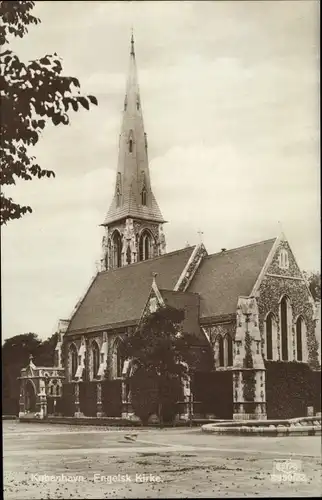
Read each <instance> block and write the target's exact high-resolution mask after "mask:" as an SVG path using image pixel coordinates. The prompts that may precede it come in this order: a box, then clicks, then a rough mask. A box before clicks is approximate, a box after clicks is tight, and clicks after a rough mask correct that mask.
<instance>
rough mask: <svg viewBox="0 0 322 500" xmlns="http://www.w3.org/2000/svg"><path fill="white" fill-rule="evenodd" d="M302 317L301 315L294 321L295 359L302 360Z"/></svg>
mask: <svg viewBox="0 0 322 500" xmlns="http://www.w3.org/2000/svg"><path fill="white" fill-rule="evenodd" d="M302 335H303V319H302V318H301V316H300V317H299V318H298V319H297V322H296V359H297V361H303V336H302Z"/></svg>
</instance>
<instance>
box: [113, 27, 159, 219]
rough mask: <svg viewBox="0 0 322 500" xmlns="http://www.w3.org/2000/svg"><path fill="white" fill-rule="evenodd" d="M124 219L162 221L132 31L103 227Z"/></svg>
mask: <svg viewBox="0 0 322 500" xmlns="http://www.w3.org/2000/svg"><path fill="white" fill-rule="evenodd" d="M124 217H131V218H140V219H145V220H150V221H156V222H159V223H162V222H164V219H163V217H162V214H161V212H160V209H159V207H158V204H157V202H156V200H155V197H154V194H153V192H152V189H151V183H150V170H149V161H148V144H147V136H146V133H145V130H144V124H143V114H142V106H141V98H140V90H139V84H138V76H137V67H136V58H135V49H134V36H133V31H132V34H131V46H130V61H129V70H128V78H127V83H126V92H125V98H124V108H123V118H122V125H121V134H120V141H119V156H118V165H117V173H116V183H115V192H114V197H113V200H112V203H111V206H110V209H109V211H108V213H107V216H106V218H105V221H104V223H103V225H107V224H110V223H111V222H114V221H116V220H120V219H123V218H124Z"/></svg>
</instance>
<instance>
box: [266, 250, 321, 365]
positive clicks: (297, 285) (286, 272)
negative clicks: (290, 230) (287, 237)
mask: <svg viewBox="0 0 322 500" xmlns="http://www.w3.org/2000/svg"><path fill="white" fill-rule="evenodd" d="M281 248H284V249H286V250H287V252H288V256H289V267H288V269H281V268H280V267H279V260H278V259H279V252H280V250H281ZM283 295H286V296H287V297H288V298H289V300H290V304H291V309H292V325H291V335H292V338H291V339H290V343H289V345H290V346H292V351H293V352H291V353H290V354H291V359H294V354H295V335H296V331H295V323H296V320H297V318H298V317H299V316H302V317H303V320H304V322H305V327H306V332H307V352H308V361H309V363H310V365H311V366H312V367H315V368H318V366H319V362H318V352H317V347H318V346H317V342H316V337H315V319H314V314H315V311H314V302H313V298H312V296H311V294H310V292H309V290H308V288H307V286H306V283H305V282H304V281H303V280H302V275H301V272H300V270H299V268H298V266H297V264H296V261H295V259H294V256H293V254H292V252H291V250H290V248H289V245H288V243H287V242H285V241H282V242H281V244H280V246H279V248H278V249H277V251H276V253H275V256H274V258H273V260H272V263H271V264H270V266H269V267H268V269H267V272H266V275H265V276H264V279H263V281H262V283H261V285H260V287H259V293H258V297H257V303H258V310H259V327H260V332H261V344H262V353H263V355H265V338H264V332H265V325H264V322H265V318H266V316H267V314H268V313H269V312H272V313H273V314H274V316H275V320H276V327H277V344H278V346H280V344H281V327H280V312H279V302H280V299H281V298H282V296H283ZM278 359H281V354H280V349H278Z"/></svg>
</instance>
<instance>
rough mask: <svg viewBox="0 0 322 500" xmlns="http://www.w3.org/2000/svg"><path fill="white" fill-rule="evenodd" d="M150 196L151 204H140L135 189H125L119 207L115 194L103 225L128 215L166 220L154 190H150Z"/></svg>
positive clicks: (160, 220)
mask: <svg viewBox="0 0 322 500" xmlns="http://www.w3.org/2000/svg"><path fill="white" fill-rule="evenodd" d="M149 196H150V198H151V200H150V201H149V204H148V205H147V206H143V205H140V204H139V203H138V202H137V200H136V198H135V195H134V192H133V190H132V189H130V190H128V191H125V193H124V199H123V201H122V205H120V206H119V207H117V204H116V196H114V198H113V200H112V203H111V206H110V208H109V211H108V212H107V215H106V217H105V219H104V222H103V224H102V225H106V224H111V222H115V221H116V220H119V219H123V218H126V217H131V218H134V219H135V218H138V219H145V220H152V221H157V222H161V223H163V222H165V220H164V218H163V216H162V214H161V211H160V208H159V205H158V203H157V201H156V199H155V197H154V194H153V193H152V191H150V193H149Z"/></svg>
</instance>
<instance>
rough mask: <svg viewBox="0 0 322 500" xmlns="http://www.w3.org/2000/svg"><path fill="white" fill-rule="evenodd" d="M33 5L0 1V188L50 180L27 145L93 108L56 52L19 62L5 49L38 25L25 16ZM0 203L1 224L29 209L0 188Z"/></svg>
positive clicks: (32, 143) (50, 174)
mask: <svg viewBox="0 0 322 500" xmlns="http://www.w3.org/2000/svg"><path fill="white" fill-rule="evenodd" d="M34 6H35V2H31V1H1V2H0V19H1V23H0V46H1V49H2V50H1V53H0V70H1V71H0V89H1V90H0V97H1V120H0V133H1V152H0V166H1V185H14V184H16V180H17V179H23V180H32V179H33V178H35V177H38V178H39V179H40V178H42V177H46V176H47V177H51V176H55V174H54V172H52V171H51V170H45V169H42V168H41V167H40V165H38V163H37V162H36V158H35V157H34V156H32V155H31V153H30V150H31V148H32V146H35V145H36V144H37V142H38V141H39V139H40V137H41V133H42V131H43V130H44V128H45V127H46V125H48V124H49V123H53V124H54V125H60V124H62V125H68V124H69V121H70V120H69V116H68V113H69V111H71V110H74V111H78V110H79V109H80V107H83V108H85V109H87V110H89V108H90V104H95V105H97V99H96V97H94V96H92V95H89V96H86V97H85V96H82V95H81V93H80V83H79V81H78V79H77V78H74V77H70V76H63V75H62V71H63V68H62V64H61V59H60V58H59V57H58V56H57V54H56V53H55V54H54V55H49V54H46V55H45V56H43V57H41V58H40V59H36V60H33V61H29V62H27V63H25V62H23V61H21V60H20V59H19V57H18V56H17V55H16V54H14V53H13V51H12V50H10V49H9V48H6V47H7V46H8V44H9V38H10V35H11V36H15V37H17V36H18V37H20V38H22V37H24V36H25V35H26V34H27V33H28V29H29V27H30V25H37V24H39V23H40V19H38V18H37V17H34V16H33V15H32V14H31V13H30V12H31V11H32V9H33V8H34ZM4 49H6V50H4ZM0 200H1V208H0V224H1V225H2V224H6V223H7V222H8V221H10V220H13V219H19V218H20V217H22V216H23V215H24V214H26V213H27V212H32V209H31V207H30V206H22V205H20V204H19V203H15V202H14V201H13V199H12V198H10V197H7V196H5V194H4V193H3V191H2V190H1V193H0Z"/></svg>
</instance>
